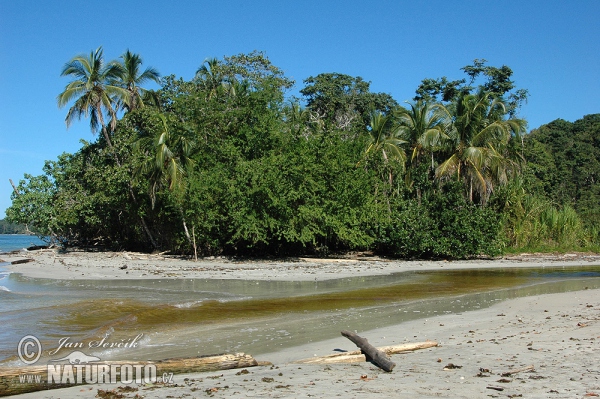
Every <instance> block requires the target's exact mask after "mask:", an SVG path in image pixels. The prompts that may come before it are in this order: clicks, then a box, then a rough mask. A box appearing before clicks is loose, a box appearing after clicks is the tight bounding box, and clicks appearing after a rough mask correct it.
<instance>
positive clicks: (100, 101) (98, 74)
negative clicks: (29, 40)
mask: <svg viewBox="0 0 600 399" xmlns="http://www.w3.org/2000/svg"><path fill="white" fill-rule="evenodd" d="M120 74H121V70H120V68H119V67H118V66H117V65H116V64H115V63H112V62H111V63H108V64H106V63H105V62H104V58H103V55H102V47H98V48H97V49H96V50H95V51H92V52H90V54H89V56H86V55H83V54H81V55H77V56H75V57H73V58H72V59H71V60H70V61H69V62H67V63H66V64H65V66H64V68H63V70H62V72H61V76H70V77H72V78H73V80H72V81H71V82H70V83H69V84H67V86H66V87H65V90H64V91H63V92H62V93H60V94H59V95H58V97H57V101H58V106H59V107H60V108H62V107H64V106H65V105H67V104H68V103H70V102H71V101H74V103H73V105H72V106H71V108H69V112H68V113H67V117H66V118H65V122H66V124H67V128H68V127H69V126H70V125H71V123H72V122H73V120H75V119H81V117H82V116H84V117H86V118H88V117H89V118H90V128H91V130H92V132H93V133H97V132H98V130H100V131H101V132H102V135H103V136H104V138H105V139H106V143H107V145H108V146H109V147H110V148H111V149H112V148H113V145H112V141H111V139H110V132H109V130H108V127H107V122H106V117H108V118H109V121H110V128H111V130H114V128H115V126H116V111H115V107H114V104H115V101H117V99H122V98H126V97H127V91H126V89H124V88H122V87H120V86H118V85H116V84H115V82H116V81H117V80H118V78H119V76H120ZM115 157H116V154H115ZM117 163H118V160H117Z"/></svg>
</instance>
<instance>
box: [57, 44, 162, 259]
mask: <svg viewBox="0 0 600 399" xmlns="http://www.w3.org/2000/svg"><path fill="white" fill-rule="evenodd" d="M122 72H123V71H122V68H120V67H119V65H118V64H117V63H115V62H109V63H105V62H104V57H103V51H102V46H100V47H98V48H97V49H96V50H95V51H91V52H90V54H89V56H85V55H83V54H82V55H77V56H75V57H73V58H72V59H71V60H70V61H69V62H67V63H66V64H65V66H64V68H63V70H62V72H61V76H71V77H73V80H72V81H71V82H70V83H69V84H67V86H66V87H65V90H64V91H63V92H62V93H60V94H59V95H58V97H57V102H58V106H59V107H60V108H62V107H64V106H65V105H67V104H68V103H70V102H71V101H74V103H73V105H72V106H71V108H69V112H68V113H67V117H66V118H65V122H66V123H67V128H68V127H69V126H70V125H71V123H72V122H73V120H75V119H81V117H82V116H85V117H86V118H87V117H89V118H90V128H91V129H92V133H96V132H97V131H98V130H100V131H101V132H102V135H103V136H104V139H105V140H106V144H107V145H108V147H109V148H110V149H111V150H112V153H113V157H114V159H115V162H116V164H117V165H118V166H121V162H120V160H119V157H118V155H117V153H116V151H115V148H114V146H113V144H112V140H111V139H110V134H111V132H112V131H114V129H115V127H116V124H117V115H116V113H117V111H116V108H117V107H118V105H117V104H119V103H123V102H125V99H127V98H128V96H129V93H128V91H127V89H126V88H124V87H122V86H121V85H120V84H119V83H118V82H119V80H120V79H121V77H122V76H123V73H122ZM105 113H106V116H108V117H109V118H110V119H109V124H108V125H107V123H106V118H105ZM109 128H110V131H109ZM128 189H129V194H130V196H131V199H132V200H133V202H137V201H136V196H135V193H134V192H133V189H132V186H131V182H129V184H128ZM140 223H141V225H142V227H143V229H144V231H145V232H146V235H147V236H148V239H149V240H150V242H151V244H152V246H153V247H154V248H157V247H158V244H157V243H156V241H155V240H154V237H153V236H152V233H151V232H150V229H149V228H148V225H147V224H146V221H145V220H144V218H143V216H141V215H140Z"/></svg>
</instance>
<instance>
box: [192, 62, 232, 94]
mask: <svg viewBox="0 0 600 399" xmlns="http://www.w3.org/2000/svg"><path fill="white" fill-rule="evenodd" d="M195 79H196V80H197V81H198V82H199V83H201V84H202V86H203V88H204V89H205V90H206V91H207V92H208V98H209V99H210V98H212V97H214V96H216V95H217V93H218V92H219V90H221V89H222V88H223V86H224V84H225V77H224V76H223V74H222V73H221V72H220V71H219V61H218V60H217V59H216V58H207V59H205V60H204V62H203V63H202V65H201V66H200V67H199V68H198V70H197V71H196V76H195Z"/></svg>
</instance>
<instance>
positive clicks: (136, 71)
mask: <svg viewBox="0 0 600 399" xmlns="http://www.w3.org/2000/svg"><path fill="white" fill-rule="evenodd" d="M121 60H122V61H121V62H113V64H114V65H116V66H117V68H118V70H119V76H118V78H117V80H116V81H115V82H114V84H115V85H116V86H120V87H123V88H125V89H126V90H127V95H126V96H125V97H124V98H122V99H120V100H121V101H120V102H121V104H120V105H121V107H122V108H123V109H126V110H127V111H132V110H134V109H137V108H141V107H143V106H144V98H147V97H148V96H149V94H150V91H149V90H146V89H144V88H143V87H141V85H142V84H144V83H146V82H148V81H154V82H156V83H159V82H160V74H159V73H158V71H157V70H156V69H154V68H152V67H148V68H146V69H145V70H144V72H141V73H140V71H141V66H142V58H141V57H140V55H139V54H134V53H132V52H131V51H129V50H127V51H125V52H124V53H123V55H121Z"/></svg>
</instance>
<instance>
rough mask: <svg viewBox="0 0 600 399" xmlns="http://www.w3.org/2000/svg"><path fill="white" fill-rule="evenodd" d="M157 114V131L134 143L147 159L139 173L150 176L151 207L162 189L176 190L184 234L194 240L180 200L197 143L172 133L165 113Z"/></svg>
mask: <svg viewBox="0 0 600 399" xmlns="http://www.w3.org/2000/svg"><path fill="white" fill-rule="evenodd" d="M157 115H158V117H159V118H160V126H159V128H158V130H157V131H156V134H155V135H154V136H145V137H142V138H140V139H139V140H138V141H137V142H136V144H135V148H136V150H137V151H138V152H139V153H140V154H141V155H142V159H143V160H144V161H143V162H142V164H141V166H140V167H139V168H138V170H137V173H143V174H145V175H146V176H148V180H149V183H150V192H149V194H150V199H151V202H152V208H154V206H155V203H156V194H157V192H158V191H160V189H162V188H168V189H169V191H171V192H172V193H173V195H174V197H175V200H176V202H177V205H178V210H179V213H180V216H181V218H182V223H183V229H184V232H185V236H186V238H187V239H188V242H189V243H190V244H191V243H192V240H191V237H190V234H189V231H188V228H187V223H186V219H185V215H184V213H183V208H182V205H181V201H182V197H183V194H184V192H185V175H186V171H187V170H188V169H189V168H190V167H191V166H192V165H193V163H194V162H193V160H192V159H191V158H190V155H191V152H192V150H193V148H194V143H193V141H192V140H190V139H188V138H187V137H186V136H185V135H184V134H173V133H171V131H170V129H169V127H168V124H167V118H166V117H165V115H163V114H157Z"/></svg>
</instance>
